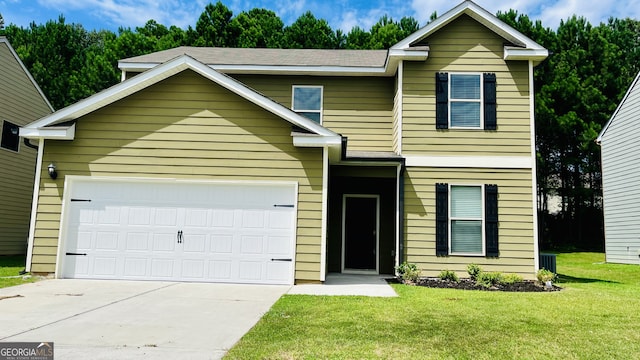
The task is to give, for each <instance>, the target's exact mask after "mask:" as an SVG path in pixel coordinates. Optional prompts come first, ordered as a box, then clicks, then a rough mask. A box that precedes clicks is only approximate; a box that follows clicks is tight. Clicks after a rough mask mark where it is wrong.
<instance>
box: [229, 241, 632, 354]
mask: <svg viewBox="0 0 640 360" xmlns="http://www.w3.org/2000/svg"><path fill="white" fill-rule="evenodd" d="M557 261H558V264H557V265H558V272H559V273H560V275H561V277H560V284H559V285H560V286H562V287H564V290H562V291H559V292H550V293H505V292H485V291H465V290H449V289H432V288H425V287H415V286H406V285H400V284H397V285H393V286H394V288H395V290H396V292H397V293H398V295H400V296H399V297H398V298H367V297H329V296H320V297H319V296H304V295H286V296H284V297H282V298H281V299H280V300H279V301H278V302H277V303H276V304H275V305H274V306H273V308H272V309H271V310H270V311H269V312H268V313H267V314H266V315H265V316H264V317H263V318H262V320H260V321H259V322H258V324H257V325H256V326H255V327H254V328H253V329H252V330H251V331H250V332H249V333H248V334H246V335H245V336H244V337H243V338H242V339H241V340H240V342H238V344H236V346H235V347H234V348H233V349H231V351H230V352H229V353H228V354H227V356H226V358H227V359H329V358H330V359H615V358H618V359H628V358H634V357H636V356H638V354H640V266H635V265H613V264H605V263H604V254H597V253H570V254H559V255H558V258H557Z"/></svg>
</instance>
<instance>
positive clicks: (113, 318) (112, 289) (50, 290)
mask: <svg viewBox="0 0 640 360" xmlns="http://www.w3.org/2000/svg"><path fill="white" fill-rule="evenodd" d="M289 288H290V286H273V285H231V284H205V283H173V282H157V281H119V280H73V279H63V280H43V281H40V282H36V283H32V284H25V285H20V286H14V287H9V288H4V289H0V341H1V342H13V341H29V342H53V343H54V355H55V358H56V359H220V358H222V356H224V354H225V353H226V351H227V350H228V349H229V348H231V347H232V346H233V345H234V344H235V343H236V342H237V341H238V340H239V339H240V338H241V337H242V336H243V335H244V334H245V333H246V332H247V331H249V330H250V329H251V328H252V327H253V326H254V325H255V323H256V322H257V321H258V320H259V319H260V318H261V317H262V315H263V314H264V313H265V312H267V311H268V310H269V308H271V306H272V305H273V303H274V302H275V301H277V300H278V299H279V298H280V297H281V296H282V295H283V294H284V293H286V292H287V290H289Z"/></svg>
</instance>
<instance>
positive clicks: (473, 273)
mask: <svg viewBox="0 0 640 360" xmlns="http://www.w3.org/2000/svg"><path fill="white" fill-rule="evenodd" d="M481 272H482V268H481V267H480V265H478V264H469V265H467V273H469V277H470V278H471V280H473V281H476V280H478V275H480V273H481Z"/></svg>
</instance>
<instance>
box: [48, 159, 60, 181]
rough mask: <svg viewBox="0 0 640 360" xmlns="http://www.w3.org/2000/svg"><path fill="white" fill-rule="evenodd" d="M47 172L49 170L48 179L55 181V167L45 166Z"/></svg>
mask: <svg viewBox="0 0 640 360" xmlns="http://www.w3.org/2000/svg"><path fill="white" fill-rule="evenodd" d="M47 170H49V177H50V178H52V179H53V180H55V179H56V178H57V177H58V172H57V171H56V166H55V165H54V164H53V163H51V164H49V166H47Z"/></svg>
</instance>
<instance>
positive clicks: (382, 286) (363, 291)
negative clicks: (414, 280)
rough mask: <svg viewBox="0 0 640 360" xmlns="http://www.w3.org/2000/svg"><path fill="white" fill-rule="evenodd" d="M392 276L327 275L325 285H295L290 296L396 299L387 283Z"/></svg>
mask: <svg viewBox="0 0 640 360" xmlns="http://www.w3.org/2000/svg"><path fill="white" fill-rule="evenodd" d="M389 277H391V275H359V274H358V275H355V274H339V273H330V274H327V278H326V280H325V282H324V284H302V285H294V286H293V287H291V289H290V290H289V292H288V294H290V295H321V296H372V297H396V296H398V294H396V292H395V290H393V288H392V287H391V286H390V285H389V284H388V283H387V282H386V280H385V279H386V278H389Z"/></svg>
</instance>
